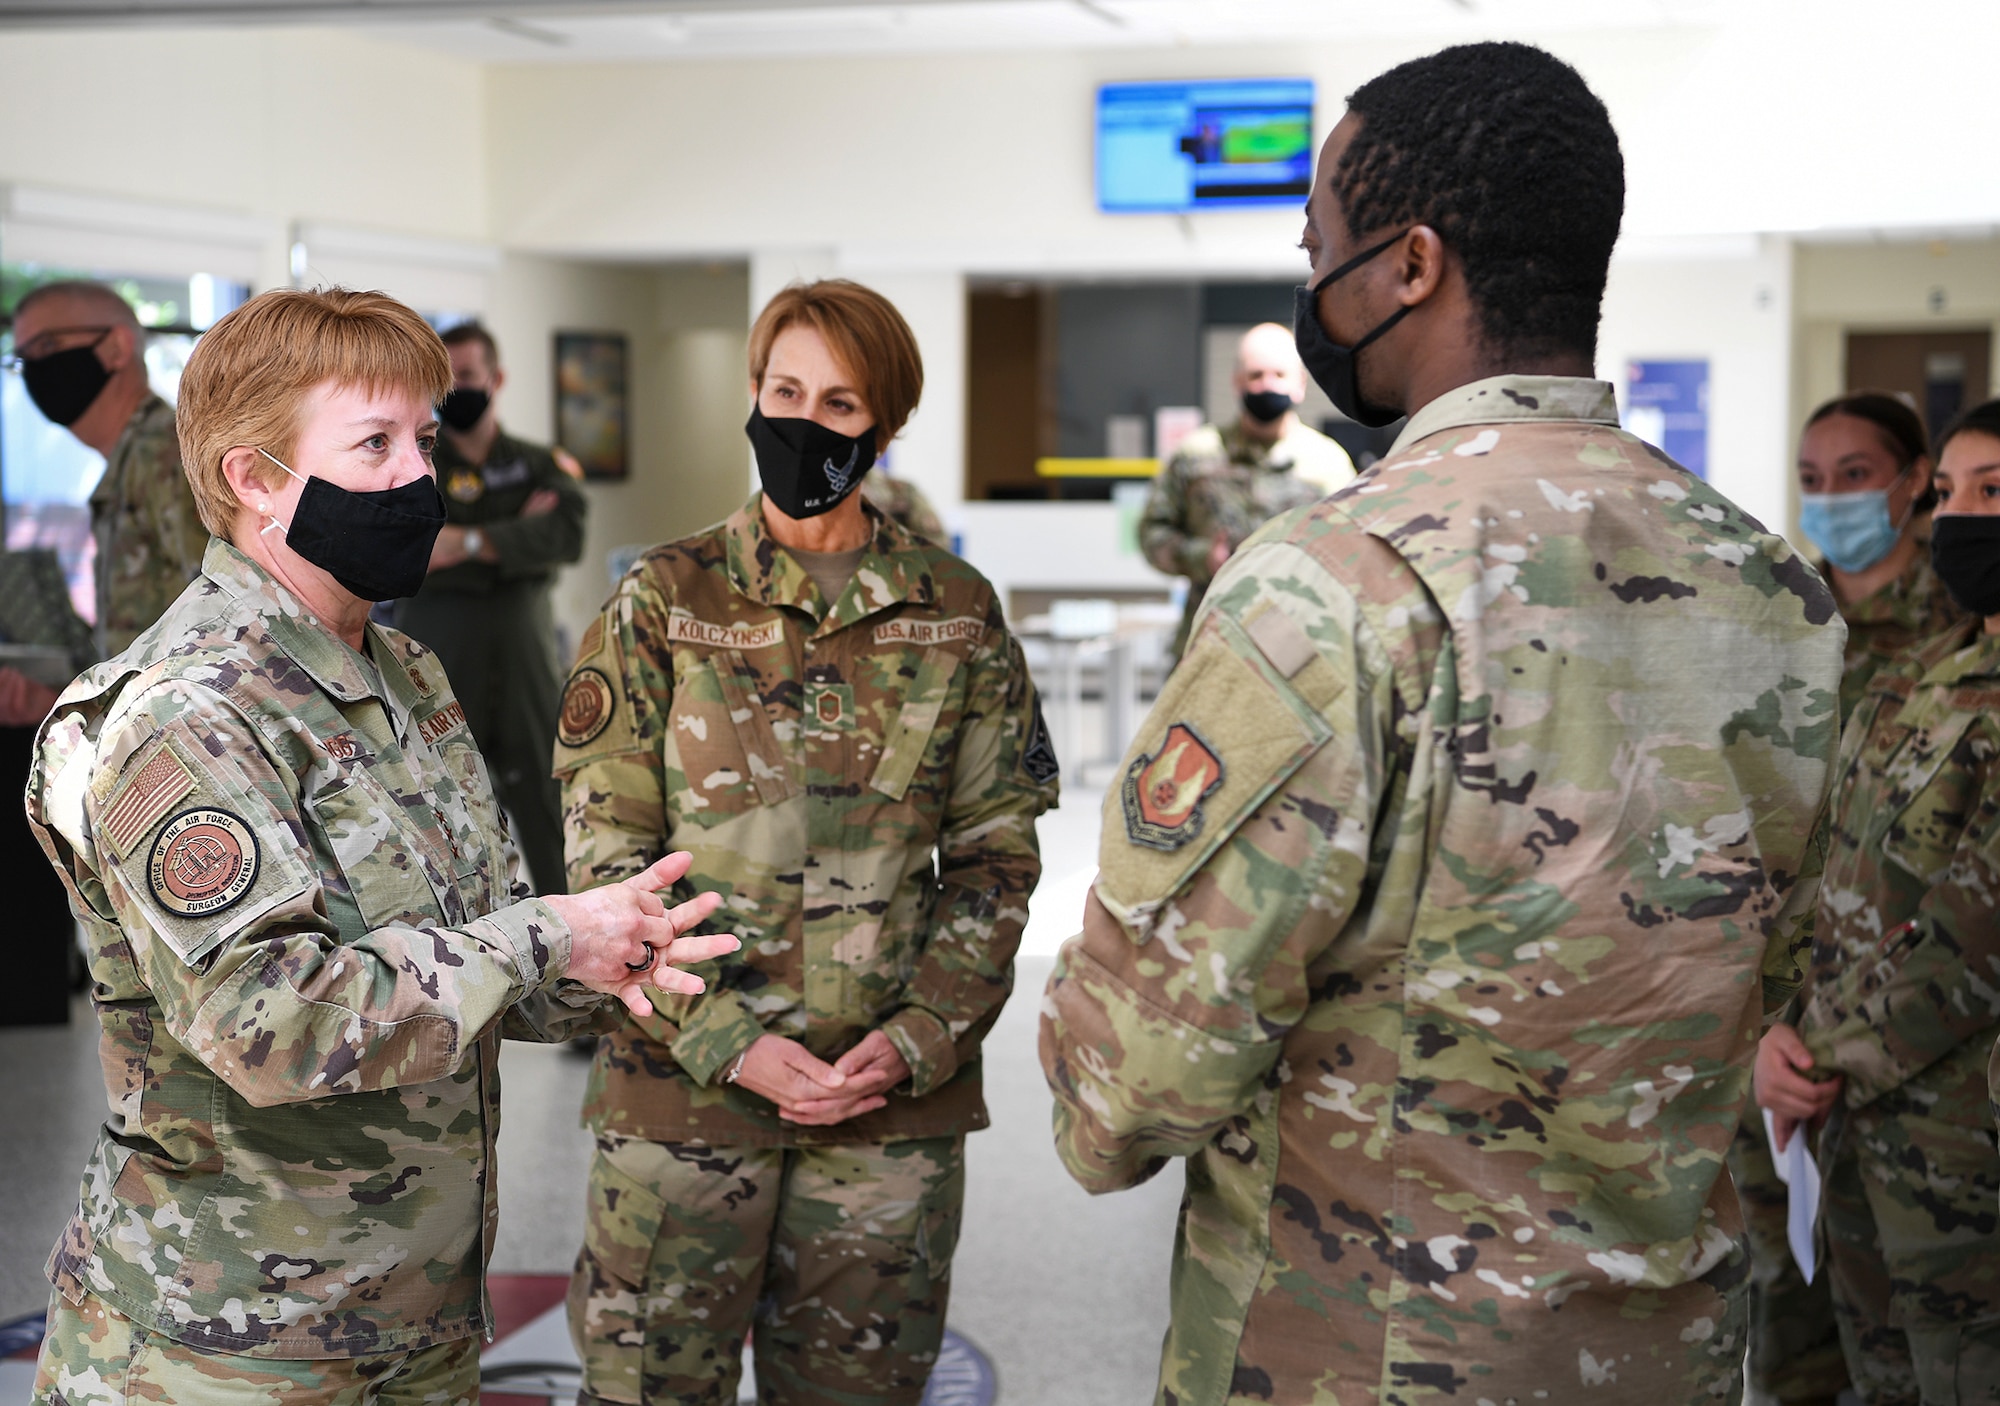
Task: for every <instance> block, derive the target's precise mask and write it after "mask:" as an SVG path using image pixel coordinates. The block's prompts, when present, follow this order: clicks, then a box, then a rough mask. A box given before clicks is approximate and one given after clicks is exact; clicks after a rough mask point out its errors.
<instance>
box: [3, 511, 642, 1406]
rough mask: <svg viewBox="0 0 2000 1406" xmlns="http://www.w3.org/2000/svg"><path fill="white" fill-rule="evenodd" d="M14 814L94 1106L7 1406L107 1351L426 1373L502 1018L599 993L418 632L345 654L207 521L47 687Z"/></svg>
mask: <svg viewBox="0 0 2000 1406" xmlns="http://www.w3.org/2000/svg"><path fill="white" fill-rule="evenodd" d="M28 809H29V817H30V819H31V820H32V821H33V823H34V825H35V826H36V832H37V835H38V837H39V838H40V839H41V841H42V844H43V847H44V848H45V849H46V850H47V852H48V854H49V856H50V858H51V859H52V861H53V862H54V863H55V865H56V868H57V870H58V872H59V873H60V874H61V875H62V877H63V880H64V883H65V885H66V886H67V887H68V888H69V891H70V901H71V905H72V908H73V909H74V911H75V912H76V914H77V916H78V918H79V920H80V921H81V922H82V923H83V926H84V931H85V935H86V939H87V942H88V946H89V961H90V970H91V976H92V979H93V981H94V983H95V988H94V990H95V1000H96V1005H97V1013H98V1019H99V1022H100V1023H101V1025H102V1027H103V1030H102V1034H101V1036H100V1057H101V1059H102V1062H103V1066H104V1071H105V1086H106V1094H107V1096H108V1099H109V1101H110V1107H111V1116H110V1118H109V1119H108V1120H107V1122H106V1124H105V1127H104V1131H103V1133H102V1134H101V1135H100V1137H99V1139H98V1143H97V1148H96V1150H95V1152H94V1153H93V1154H92V1155H91V1158H90V1161H89V1164H88V1167H87V1168H86V1170H85V1173H84V1180H83V1188H82V1193H81V1197H80V1202H79V1205H78V1208H77V1210H76V1213H75V1215H74V1216H73V1217H72V1218H71V1220H70V1222H69V1225H68V1226H67V1227H66V1228H65V1230H64V1231H63V1235H62V1239H61V1241H60V1242H59V1243H58V1244H57V1246H56V1249H55V1252H54V1254H53V1256H52V1257H51V1259H50V1261H49V1278H50V1280H51V1282H52V1283H53V1284H54V1286H55V1290H56V1294H55V1298H54V1299H53V1300H52V1308H53V1312H52V1314H51V1320H50V1325H49V1337H48V1340H47V1346H46V1348H45V1350H44V1355H43V1362H42V1370H41V1375H40V1378H39V1382H38V1386H37V1388H36V1390H37V1399H38V1400H44V1401H55V1400H58V1399H60V1400H65V1401H67V1402H68V1403H69V1406H79V1403H82V1402H99V1401H103V1402H112V1401H116V1400H118V1399H119V1394H118V1391H117V1390H114V1383H115V1380H122V1379H124V1378H123V1374H124V1373H125V1372H126V1371H128V1370H129V1372H130V1373H131V1376H130V1379H129V1382H128V1385H129V1383H130V1382H144V1381H153V1380H155V1379H156V1378H155V1377H154V1376H149V1375H148V1373H159V1374H164V1375H162V1376H159V1377H158V1378H157V1379H158V1380H173V1381H180V1382H182V1383H183V1384H185V1382H187V1381H189V1380H193V1379H195V1378H198V1377H199V1376H200V1375H202V1374H203V1373H207V1374H209V1375H212V1376H214V1377H217V1378H221V1379H229V1380H237V1379H239V1378H243V1377H245V1376H247V1375H253V1374H270V1375H274V1376H275V1377H276V1378H278V1379H283V1380H292V1381H295V1382H297V1383H298V1384H299V1386H300V1387H303V1386H305V1385H309V1384H312V1383H320V1384H321V1385H322V1386H324V1387H325V1389H326V1392H327V1393H328V1394H327V1395H325V1396H315V1395H311V1394H305V1393H302V1391H301V1390H300V1389H298V1388H294V1389H290V1390H288V1391H287V1392H286V1393H285V1400H286V1401H287V1402H297V1401H300V1400H322V1399H324V1400H334V1399H339V1398H338V1397H337V1395H336V1394H334V1391H333V1388H334V1385H335V1384H337V1383H338V1382H339V1381H340V1380H342V1379H343V1378H345V1379H350V1380H351V1379H352V1378H353V1377H354V1376H355V1374H357V1373H359V1374H360V1375H362V1376H364V1377H365V1376H368V1375H369V1374H371V1373H373V1374H375V1375H382V1374H385V1373H401V1374H402V1375H403V1376H404V1377H405V1378H411V1377H414V1379H415V1381H416V1384H417V1385H418V1386H422V1387H424V1388H425V1389H427V1390H439V1391H443V1392H446V1393H447V1394H449V1393H452V1392H456V1391H458V1390H459V1385H458V1384H459V1383H460V1382H461V1377H462V1374H463V1371H464V1363H465V1362H466V1360H468V1350H467V1348H466V1347H465V1344H467V1343H468V1342H469V1341H470V1340H471V1339H473V1338H474V1337H475V1336H476V1335H478V1334H480V1333H483V1332H486V1331H489V1330H490V1328H491V1326H492V1322H493V1316H492V1311H491V1309H490V1307H489V1306H488V1304H487V1302H486V1297H485V1290H484V1276H485V1265H486V1261H487V1257H488V1255H489V1254H490V1253H491V1250H492V1244H493V1233H494V1228H495V1221H496V1215H497V1204H496V1202H495V1200H494V1184H493V1176H492V1168H493V1159H494V1140H495V1137H496V1136H497V1133H498V1129H499V1109H500V1103H499V1098H500V1086H499V1072H498V1064H497V1056H498V1052H499V1042H500V1038H501V1035H502V1034H503V1033H505V1034H508V1035H512V1036H517V1037H523V1038H534V1039H557V1038H565V1037H567V1036H569V1035H571V1034H573V1033H576V1032H577V1031H579V1030H581V1029H583V1028H586V1027H588V1026H589V1025H590V1024H591V1022H592V1021H593V1020H594V1019H596V1017H597V1015H598V1012H599V1011H600V1009H601V1007H602V1004H603V1001H602V998H600V997H599V996H597V995H596V994H595V993H593V992H591V991H589V990H587V989H586V988H584V987H582V986H579V985H576V984H574V983H571V982H568V981H566V980H564V979H562V978H563V973H564V971H565V970H566V968H567V965H568V961H569V945H570V933H569V928H568V926H567V925H566V924H565V923H563V922H562V920H561V919H559V918H558V917H557V916H556V914H555V913H554V912H553V911H552V910H551V909H550V908H549V907H548V906H547V905H546V904H543V903H541V902H539V901H534V900H529V901H526V902H510V895H511V896H519V895H521V894H523V893H524V892H525V890H523V889H521V888H519V887H518V886H517V885H516V883H515V880H514V877H513V873H512V869H513V855H512V853H511V850H510V848H509V846H508V843H507V839H506V834H505V831H504V829H503V827H502V824H501V820H500V816H499V812H498V809H497V807H496V806H495V803H494V800H493V793H492V789H491V787H490V786H489V785H488V783H487V779H486V773H485V768H484V765H483V763H482V762H481V761H480V758H479V753H478V751H477V749H476V748H475V747H474V746H473V745H472V739H471V736H470V734H469V733H468V732H467V730H466V727H465V714H464V710H463V709H462V708H461V707H460V706H459V704H458V702H457V700H456V699H455V698H454V697H453V695H452V692H451V688H450V685H449V684H448V683H447V682H446V681H445V677H444V673H443V671H442V670H441V669H440V668H439V667H438V664H437V660H436V657H435V656H434V655H432V654H431V653H430V652H429V651H427V650H425V649H424V648H423V647H422V646H421V645H418V644H416V643H415V642H414V641H411V640H408V639H405V638H404V637H403V636H401V635H398V634H396V633H394V632H393V631H386V630H382V629H379V628H378V627H375V626H370V627H369V628H368V636H367V649H366V653H365V655H364V654H362V653H357V652H356V651H354V650H352V649H350V648H348V646H347V645H346V644H344V643H343V642H341V641H339V640H338V639H336V638H335V637H334V636H332V635H330V634H328V633H326V632H325V631H324V630H323V629H321V628H320V627H319V626H318V625H316V624H314V623H312V622H311V620H310V617H308V616H307V614H306V612H305V610H304V608H303V607H302V606H300V604H299V603H298V601H297V600H296V599H294V598H293V597H292V596H291V595H290V594H289V593H287V592H286V591H285V590H284V589H283V588H282V587H281V586H279V585H278V584H277V583H276V582H274V581H273V580H272V579H271V578H270V577H269V576H267V575H266V574H265V573H264V572H263V570H262V569H261V568H260V567H258V566H257V565H256V564H254V563H253V562H252V561H251V560H250V559H249V558H248V557H246V556H244V555H242V554H241V553H240V552H238V551H237V550H236V549H235V548H234V547H232V546H230V545H228V544H226V543H223V542H219V541H217V542H212V543H211V544H210V545H209V549H208V555H207V557H206V559H205V562H204V574H203V575H202V576H201V577H200V578H198V579H197V580H196V582H195V583H194V584H193V585H192V586H190V587H189V588H188V589H187V591H186V592H185V593H184V594H183V595H182V596H181V598H180V600H179V601H177V602H176V603H175V604H174V606H173V607H172V608H171V609H170V610H169V611H168V612H167V614H166V615H165V616H164V617H163V618H162V619H161V620H160V622H159V623H158V624H157V625H155V626H154V627H153V628H152V629H150V630H148V631H146V632H145V633H144V634H142V635H141V636H140V637H139V639H138V641H137V642H136V643H135V644H134V645H133V647H132V648H131V649H130V650H128V651H127V652H126V653H124V654H122V655H120V656H118V657H117V658H115V659H112V660H110V661H108V662H107V663H104V664H100V665H98V666H97V667H96V668H94V669H92V670H90V671H89V672H88V673H86V674H84V675H83V677H81V678H80V679H78V680H77V681H76V682H75V683H74V684H72V685H71V686H70V687H69V689H68V690H67V691H66V692H65V693H64V694H63V695H62V697H61V699H60V700H59V701H58V703H57V704H56V707H55V710H54V711H53V713H51V715H50V717H49V719H48V721H47V722H45V723H44V724H43V727H42V731H41V734H40V736H39V738H38V742H37V752H36V761H35V768H34V771H33V773H32V775H31V777H30V781H29V787H28ZM140 1341H143V1343H144V1344H145V1346H146V1349H147V1355H148V1362H147V1364H146V1370H145V1371H143V1372H142V1371H141V1370H140V1366H139V1364H137V1363H129V1364H126V1363H124V1362H123V1357H122V1356H121V1354H125V1353H127V1352H128V1350H132V1345H133V1344H134V1343H137V1342H140ZM156 1357H157V1360H156ZM334 1358H351V1359H366V1360H367V1362H366V1363H364V1364H361V1365H352V1366H350V1365H347V1364H341V1365H329V1366H325V1367H323V1368H322V1367H321V1366H319V1365H316V1364H317V1363H319V1362H323V1361H324V1360H325V1359H334ZM243 1359H253V1360H251V1361H248V1362H246V1361H244V1360H243ZM470 1359H471V1360H472V1361H474V1363H475V1365H476V1353H471V1354H470ZM302 1360H303V1361H304V1365H299V1364H300V1362H301V1361H302ZM322 1373H323V1374H324V1375H322ZM149 1389H150V1388H149ZM413 1389H414V1388H413ZM58 1394H59V1395H58ZM138 1394H139V1395H142V1396H143V1395H144V1393H138ZM163 1399H179V1400H200V1399H202V1396H201V1394H200V1393H199V1392H186V1393H184V1394H181V1395H179V1396H177V1397H176V1396H175V1395H174V1394H173V1393H172V1392H169V1393H168V1394H167V1396H166V1397H165V1398H163Z"/></svg>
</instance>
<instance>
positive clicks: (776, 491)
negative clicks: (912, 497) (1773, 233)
mask: <svg viewBox="0 0 2000 1406" xmlns="http://www.w3.org/2000/svg"><path fill="white" fill-rule="evenodd" d="M743 432H744V433H745V434H747V435H749V436H750V447H751V449H753V450H754V451H756V455H757V477H758V478H759V479H760V480H761V481H762V482H763V485H764V496H765V498H767V499H769V500H770V502H771V505H772V506H773V507H775V508H777V510H778V511H779V512H781V513H783V514H784V515H785V516H786V517H791V518H805V517H818V516H819V515H820V514H821V513H824V512H829V511H831V510H832V509H833V508H835V507H838V506H839V504H840V501H841V499H843V498H845V497H846V496H847V495H848V494H850V493H852V492H853V491H854V490H855V489H856V488H859V487H860V486H861V480H862V478H863V476H864V475H866V474H867V472H868V470H869V469H871V468H873V467H874V465H875V431H874V429H873V428H870V429H865V430H863V431H862V432H861V433H860V434H859V435H858V436H849V435H844V434H840V433H838V432H837V431H834V430H830V429H828V428H827V427H826V426H825V425H821V424H817V423H815V422H814V421H812V420H805V419H794V418H791V417H789V416H788V417H785V418H782V419H771V418H768V417H767V416H766V415H765V414H764V412H763V411H762V410H759V409H752V410H751V412H750V422H749V423H748V424H746V425H745V426H744V427H743Z"/></svg>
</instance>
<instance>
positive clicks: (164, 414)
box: [106, 391, 174, 464]
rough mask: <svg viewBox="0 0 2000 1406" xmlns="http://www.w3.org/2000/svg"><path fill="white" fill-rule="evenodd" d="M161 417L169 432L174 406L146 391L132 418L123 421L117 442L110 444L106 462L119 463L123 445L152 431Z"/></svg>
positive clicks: (171, 425)
mask: <svg viewBox="0 0 2000 1406" xmlns="http://www.w3.org/2000/svg"><path fill="white" fill-rule="evenodd" d="M162 418H164V419H165V420H166V422H167V423H166V429H167V431H168V433H170V434H171V433H172V431H173V427H174V407H173V406H171V405H169V404H167V403H166V402H165V401H164V400H161V399H160V398H159V396H157V395H155V394H153V392H151V391H147V392H146V398H145V399H144V400H142V401H140V402H139V408H138V409H137V410H134V411H133V412H132V418H131V419H129V420H127V421H126V422H125V428H124V429H122V430H120V431H119V432H118V442H117V443H116V444H114V445H112V446H111V453H110V454H109V455H108V456H106V462H108V463H112V464H116V463H119V462H120V461H121V460H122V459H123V457H124V451H125V446H126V445H128V444H130V443H131V442H132V441H133V440H134V439H136V438H137V437H138V436H140V435H142V434H146V433H149V432H150V431H152V430H153V429H154V428H155V427H156V424H157V422H158V421H159V420H160V419H162Z"/></svg>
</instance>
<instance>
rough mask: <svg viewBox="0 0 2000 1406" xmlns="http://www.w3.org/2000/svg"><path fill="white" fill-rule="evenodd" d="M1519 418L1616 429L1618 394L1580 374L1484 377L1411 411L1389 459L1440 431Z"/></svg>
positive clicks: (1607, 384) (1606, 382)
mask: <svg viewBox="0 0 2000 1406" xmlns="http://www.w3.org/2000/svg"><path fill="white" fill-rule="evenodd" d="M1518 421H1543V422H1548V423H1570V424H1578V423H1580V424H1586V425H1610V426H1612V427H1613V428H1616V427H1617V424H1618V396H1617V393H1616V392H1615V391H1614V390H1613V389H1612V387H1611V383H1610V382H1609V381H1593V380H1589V379H1587V378H1585V377H1582V376H1488V377H1487V378H1486V379H1485V380H1483V381H1472V382H1469V383H1467V384H1466V385H1463V386H1459V387H1458V388H1457V389H1455V390H1449V391H1446V392H1445V393H1444V394H1443V395H1441V396H1439V397H1438V398H1437V399H1436V400H1433V401H1432V402H1431V403H1430V404H1429V405H1426V406H1425V407H1424V408H1423V409H1421V410H1419V411H1418V412H1417V413H1416V414H1414V415H1412V416H1411V417H1410V422H1409V423H1408V424H1407V425H1405V426H1403V432H1402V433H1401V434H1399V435H1397V436H1396V442H1395V443H1394V444H1393V445H1391V446H1390V447H1389V457H1390V458H1394V457H1395V456H1396V455H1398V454H1401V453H1402V452H1403V451H1404V450H1405V449H1408V448H1409V447H1410V446H1411V445H1413V444H1415V443H1416V442H1417V441H1418V440H1420V439H1425V438H1428V437H1429V436H1431V435H1434V434H1437V433H1438V432H1439V431H1441V430H1455V429H1459V428H1461V427H1463V426H1466V425H1496V424H1502V423H1508V422H1518Z"/></svg>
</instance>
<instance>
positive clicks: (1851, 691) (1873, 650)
mask: <svg viewBox="0 0 2000 1406" xmlns="http://www.w3.org/2000/svg"><path fill="white" fill-rule="evenodd" d="M1820 574H1821V575H1825V574H1826V568H1825V567H1824V566H1823V565H1822V566H1821V567H1820ZM1840 617H1841V619H1843V620H1845V621H1846V622H1847V658H1846V663H1845V666H1844V670H1845V671H1844V672H1843V673H1842V674H1841V676H1840V716H1841V718H1842V719H1843V720H1845V719H1847V718H1851V717H1853V716H1854V709H1855V707H1856V706H1857V705H1858V704H1859V703H1860V702H1861V696H1862V695H1863V694H1864V693H1866V692H1867V691H1868V683H1869V680H1871V679H1873V678H1874V677H1875V675H1876V673H1877V672H1878V671H1880V670H1881V669H1884V668H1886V667H1888V666H1889V665H1892V664H1900V663H1902V662H1904V659H1905V657H1906V656H1907V655H1908V654H1909V653H1910V651H1911V650H1913V649H1914V648H1916V646H1918V645H1919V644H1922V643H1923V642H1924V641H1926V640H1928V639H1931V638H1932V637H1933V636H1935V635H1937V634H1939V633H1941V632H1942V631H1944V630H1947V629H1949V628H1951V626H1952V625H1954V624H1956V623H1957V622H1958V621H1960V620H1963V619H1964V618H1965V612H1964V611H1962V610H1960V609H1959V608H1958V607H1957V606H1956V605H1954V604H1953V603H1952V599H1951V595H1950V593H1949V592H1947V591H1946V590H1945V588H1944V582H1943V581H1941V580H1939V579H1938V574H1937V573H1936V572H1935V571H1933V570H1931V544H1930V533H1929V531H1928V530H1926V531H1924V532H1923V533H1921V534H1920V536H1919V537H1918V539H1917V554H1916V555H1915V556H1914V557H1912V558H1910V564H1909V565H1908V566H1907V567H1905V568H1904V569H1903V574H1902V575H1901V576H1898V577H1897V578H1896V579H1895V580H1893V581H1891V582H1890V583H1889V584H1888V585H1886V586H1884V587H1882V589H1880V590H1879V591H1876V592H1875V593H1874V594H1873V595H1871V596H1868V597H1867V598H1866V599H1863V600H1858V601H1856V602H1854V604H1852V605H1850V606H1843V607H1842V608H1841V611H1840Z"/></svg>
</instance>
